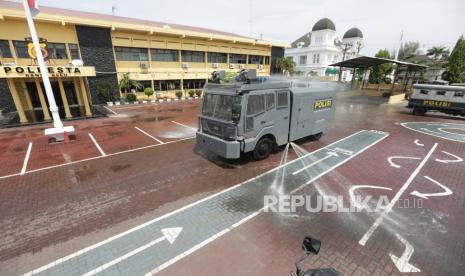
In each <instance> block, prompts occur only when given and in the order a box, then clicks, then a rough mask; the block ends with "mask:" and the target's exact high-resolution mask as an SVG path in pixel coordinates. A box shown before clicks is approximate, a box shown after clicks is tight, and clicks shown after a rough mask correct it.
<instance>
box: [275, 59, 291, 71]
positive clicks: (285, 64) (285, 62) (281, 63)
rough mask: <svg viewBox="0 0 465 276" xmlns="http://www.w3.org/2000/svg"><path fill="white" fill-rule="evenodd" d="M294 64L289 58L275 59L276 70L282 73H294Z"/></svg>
mask: <svg viewBox="0 0 465 276" xmlns="http://www.w3.org/2000/svg"><path fill="white" fill-rule="evenodd" d="M294 67H295V62H294V61H293V60H292V58H289V57H279V58H277V59H276V68H278V70H279V71H280V72H281V73H282V74H285V73H289V74H291V75H292V74H293V73H294Z"/></svg>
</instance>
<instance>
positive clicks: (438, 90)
mask: <svg viewBox="0 0 465 276" xmlns="http://www.w3.org/2000/svg"><path fill="white" fill-rule="evenodd" d="M407 107H408V108H411V109H412V112H413V114H415V115H424V114H425V113H426V112H427V111H428V110H438V111H441V112H444V113H446V114H452V115H460V116H465V87H464V86H455V85H430V84H415V85H413V93H412V95H411V96H410V99H409V102H408V106H407Z"/></svg>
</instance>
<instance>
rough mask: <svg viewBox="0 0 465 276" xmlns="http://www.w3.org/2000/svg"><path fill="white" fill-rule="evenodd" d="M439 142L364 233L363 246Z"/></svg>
mask: <svg viewBox="0 0 465 276" xmlns="http://www.w3.org/2000/svg"><path fill="white" fill-rule="evenodd" d="M437 146H438V143H434V145H433V147H432V148H431V149H430V151H429V152H428V153H427V154H426V156H425V158H423V160H422V161H421V162H420V165H418V167H417V168H416V169H415V171H413V173H412V174H411V175H410V177H409V178H408V179H407V181H406V182H405V183H404V185H402V187H401V188H400V189H399V191H398V192H397V193H396V194H395V196H394V198H393V199H392V200H391V202H389V204H388V206H386V208H385V209H384V211H383V212H382V213H381V215H380V216H379V217H378V218H377V219H376V220H375V222H374V223H373V224H372V225H371V227H370V229H368V231H367V232H366V233H365V234H364V235H363V237H362V238H361V239H360V240H359V241H358V243H359V244H360V245H362V246H365V244H366V243H367V241H368V240H369V239H370V237H371V235H373V233H374V232H375V231H376V229H377V228H378V226H379V225H380V224H381V223H382V222H383V220H384V218H386V216H387V215H388V214H389V213H390V212H391V211H392V208H393V207H394V205H395V204H396V202H397V201H398V200H399V198H400V197H401V196H402V194H403V193H404V192H405V190H407V188H408V187H409V186H410V184H411V183H412V181H413V179H415V177H416V176H417V175H418V173H419V172H420V171H421V169H422V168H423V166H425V164H426V162H428V159H429V158H430V157H431V155H432V154H433V152H434V150H435V149H436V148H437Z"/></svg>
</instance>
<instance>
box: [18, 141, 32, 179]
mask: <svg viewBox="0 0 465 276" xmlns="http://www.w3.org/2000/svg"><path fill="white" fill-rule="evenodd" d="M31 149H32V142H29V146H28V147H27V151H26V156H25V157H24V162H23V168H22V169H21V173H20V174H21V175H24V174H25V173H26V168H27V163H28V162H29V156H30V155H31Z"/></svg>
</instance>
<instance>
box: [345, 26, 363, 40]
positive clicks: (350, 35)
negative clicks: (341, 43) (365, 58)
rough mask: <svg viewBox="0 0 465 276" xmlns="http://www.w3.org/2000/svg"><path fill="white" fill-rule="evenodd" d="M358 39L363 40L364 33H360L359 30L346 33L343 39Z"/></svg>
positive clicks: (350, 30)
mask: <svg viewBox="0 0 465 276" xmlns="http://www.w3.org/2000/svg"><path fill="white" fill-rule="evenodd" d="M357 37H359V38H363V34H362V31H360V29H359V28H351V29H349V30H348V31H347V32H345V34H344V36H343V37H342V38H343V39H344V38H357Z"/></svg>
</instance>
